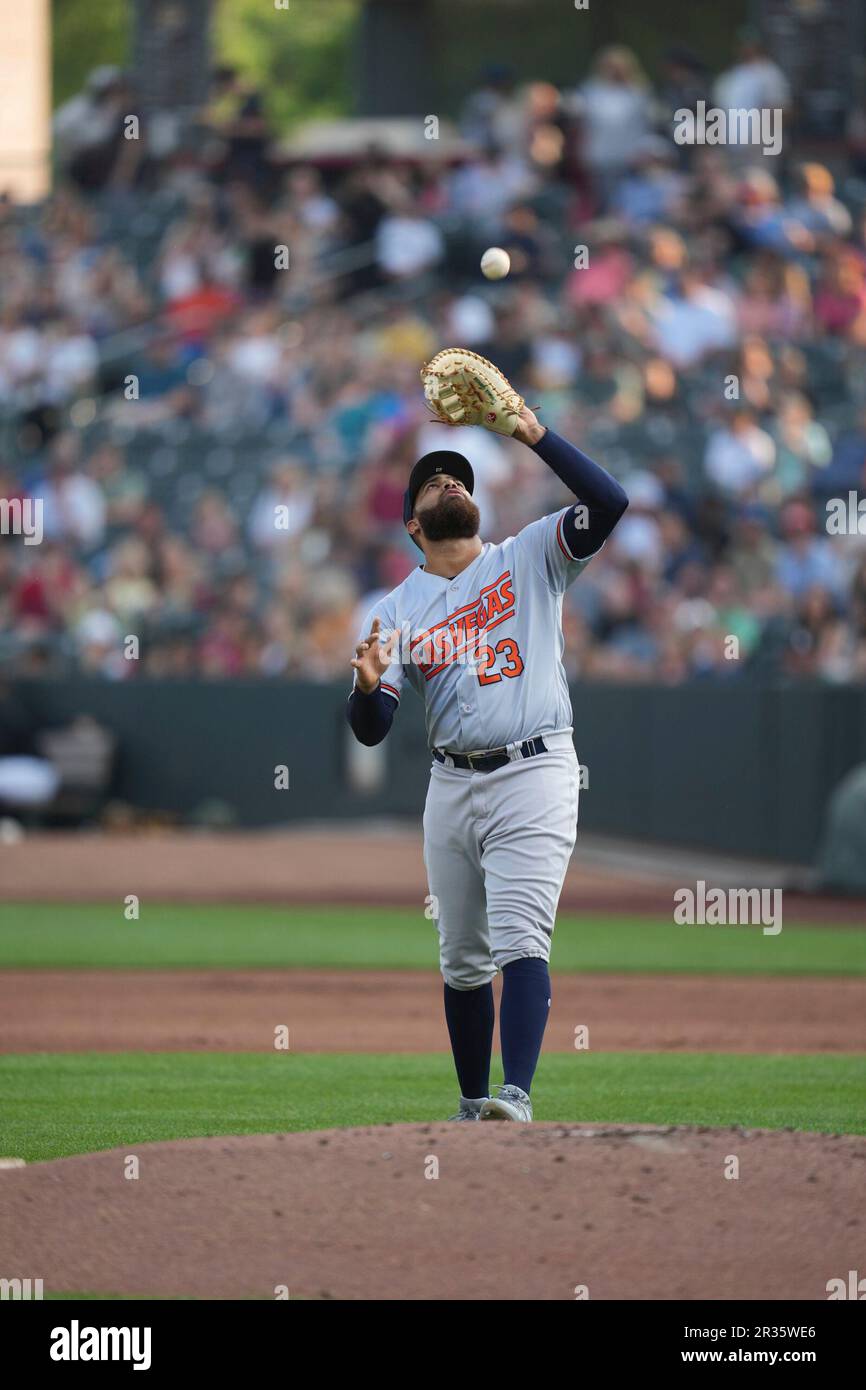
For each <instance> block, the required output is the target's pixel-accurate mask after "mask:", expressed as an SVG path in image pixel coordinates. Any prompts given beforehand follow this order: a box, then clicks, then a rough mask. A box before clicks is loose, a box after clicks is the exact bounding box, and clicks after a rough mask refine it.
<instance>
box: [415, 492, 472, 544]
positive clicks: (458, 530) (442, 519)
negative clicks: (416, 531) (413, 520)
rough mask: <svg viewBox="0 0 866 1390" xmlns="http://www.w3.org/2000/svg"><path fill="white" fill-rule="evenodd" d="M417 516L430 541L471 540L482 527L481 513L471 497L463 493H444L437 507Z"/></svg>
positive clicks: (422, 530)
mask: <svg viewBox="0 0 866 1390" xmlns="http://www.w3.org/2000/svg"><path fill="white" fill-rule="evenodd" d="M417 516H418V522H419V524H420V526H421V532H422V534H423V536H424V539H425V540H428V541H459V540H471V539H472V537H473V536H477V535H478V528H479V527H480V525H481V513H480V512H479V510H478V508H477V507H476V505H475V503H474V502H473V501H472V499H471V497H467V496H465V495H464V493H462V492H446V493H444V494H443V495H442V497H440V498H439V501H438V502H437V503H436V505H435V507H429V508H428V509H427V511H425V512H418V513H417Z"/></svg>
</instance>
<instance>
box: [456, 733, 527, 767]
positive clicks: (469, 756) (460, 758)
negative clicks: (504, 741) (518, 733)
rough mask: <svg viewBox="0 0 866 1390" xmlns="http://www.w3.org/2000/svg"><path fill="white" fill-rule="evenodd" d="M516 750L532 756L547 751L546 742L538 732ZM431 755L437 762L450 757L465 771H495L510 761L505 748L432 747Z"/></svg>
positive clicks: (521, 754)
mask: <svg viewBox="0 0 866 1390" xmlns="http://www.w3.org/2000/svg"><path fill="white" fill-rule="evenodd" d="M517 751H518V752H519V754H520V756H521V758H534V757H536V756H537V755H538V754H539V753H546V752H547V744H546V743H545V742H544V739H543V738H542V737H541V735H540V734H538V735H537V736H536V737H535V738H528V739H526V740H525V742H523V743H521V745H520V747H519V749H518V750H517ZM433 757H434V758H435V759H436V761H437V763H444V762H445V760H446V758H450V759H451V761H452V762H453V764H454V766H455V767H459V768H462V769H463V770H464V771H465V772H496V771H497V770H498V769H499V768H500V767H505V764H506V763H510V762H511V761H512V759H511V758H510V757H509V756H508V750H507V749H506V748H491V749H490V752H489V753H448V752H444V753H443V752H442V750H441V749H440V748H434V749H433Z"/></svg>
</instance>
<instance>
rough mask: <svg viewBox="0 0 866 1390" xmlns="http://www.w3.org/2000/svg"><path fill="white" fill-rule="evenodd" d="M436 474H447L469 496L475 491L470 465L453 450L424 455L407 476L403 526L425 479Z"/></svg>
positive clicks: (407, 522)
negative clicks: (454, 479) (455, 480)
mask: <svg viewBox="0 0 866 1390" xmlns="http://www.w3.org/2000/svg"><path fill="white" fill-rule="evenodd" d="M437 473H447V474H448V476H449V477H451V478H457V479H458V481H459V482H461V483H462V484H463V486H464V487H465V489H466V491H467V492H468V493H469V496H470V497H471V496H472V493H473V491H474V489H475V474H474V473H473V472H472V464H471V463H470V462H469V460H468V459H467V458H464V457H463V455H462V454H458V453H456V452H455V451H454V450H453V449H434V450H433V452H432V454H425V455H424V457H423V458H420V459H419V460H418V462H417V463H416V464H415V467H414V468H413V469H412V472H411V473H410V474H409V486H408V487H407V489H406V491H405V492H404V493H403V525H404V526H407V525H408V524H409V522H410V521H411V520H412V512H413V511H414V509H415V498H416V497H417V496H418V493H419V492H420V491H421V489H422V487H423V486H424V484H425V483H426V482H427V479H428V478H432V477H434V476H435V475H436V474H437Z"/></svg>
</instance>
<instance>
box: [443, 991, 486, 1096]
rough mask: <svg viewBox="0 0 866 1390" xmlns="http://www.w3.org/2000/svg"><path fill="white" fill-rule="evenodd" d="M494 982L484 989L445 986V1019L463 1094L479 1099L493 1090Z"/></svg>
mask: <svg viewBox="0 0 866 1390" xmlns="http://www.w3.org/2000/svg"><path fill="white" fill-rule="evenodd" d="M493 1017H494V1010H493V985H492V984H489V985H482V986H481V988H480V989H452V988H451V986H450V985H446V986H445V1022H446V1023H447V1024H448V1036H449V1037H450V1039H451V1051H452V1052H453V1053H454V1066H455V1068H456V1070H457V1081H458V1083H459V1085H460V1094H461V1095H462V1096H465V1097H466V1099H467V1100H478V1099H480V1097H481V1096H489V1094H490V1054H491V1052H492V1051H493Z"/></svg>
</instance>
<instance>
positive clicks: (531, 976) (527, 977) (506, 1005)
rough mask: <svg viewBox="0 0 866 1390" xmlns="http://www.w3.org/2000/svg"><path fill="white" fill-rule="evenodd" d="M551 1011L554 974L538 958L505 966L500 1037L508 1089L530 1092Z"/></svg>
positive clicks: (522, 958)
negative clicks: (551, 979) (512, 1087)
mask: <svg viewBox="0 0 866 1390" xmlns="http://www.w3.org/2000/svg"><path fill="white" fill-rule="evenodd" d="M549 1011H550V971H549V970H548V968H547V961H546V960H542V959H541V958H540V957H538V956H522V957H521V958H520V960H513V961H510V962H509V964H508V965H505V966H503V967H502V1001H501V1003H500V1005H499V1038H500V1042H501V1045H502V1067H503V1071H504V1072H505V1084H506V1086H519V1087H520V1089H521V1090H522V1091H526V1092H527V1093H528V1092H529V1088H530V1086H531V1085H532V1078H533V1076H534V1075H535V1068H536V1066H537V1065H538V1054H539V1053H540V1052H541V1043H542V1039H543V1038H544V1030H545V1028H546V1027H547V1017H548V1013H549Z"/></svg>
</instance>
